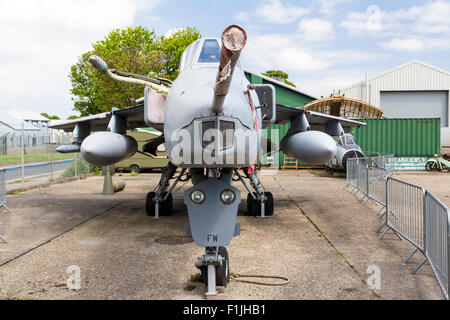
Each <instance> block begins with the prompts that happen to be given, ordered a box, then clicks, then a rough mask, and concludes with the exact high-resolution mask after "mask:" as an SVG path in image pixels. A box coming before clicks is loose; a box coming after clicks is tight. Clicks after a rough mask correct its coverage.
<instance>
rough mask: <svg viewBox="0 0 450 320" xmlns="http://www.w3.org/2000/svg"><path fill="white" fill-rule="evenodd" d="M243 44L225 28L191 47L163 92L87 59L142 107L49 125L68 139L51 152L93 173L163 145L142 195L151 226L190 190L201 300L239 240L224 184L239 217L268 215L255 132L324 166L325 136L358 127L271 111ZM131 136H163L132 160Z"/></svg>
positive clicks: (329, 142)
mask: <svg viewBox="0 0 450 320" xmlns="http://www.w3.org/2000/svg"><path fill="white" fill-rule="evenodd" d="M246 42H247V35H246V32H245V30H243V29H242V28H241V27H239V26H237V25H231V26H229V27H227V28H226V29H225V31H224V32H223V34H222V39H221V41H220V40H219V39H216V38H203V39H199V40H197V41H195V42H193V43H192V44H191V45H190V46H189V47H188V48H187V49H186V50H185V52H184V53H183V55H182V58H181V64H180V73H179V76H178V78H177V79H176V80H175V81H174V82H173V83H172V82H171V81H168V80H165V79H152V78H149V77H144V76H140V75H134V74H130V73H126V72H122V71H118V70H114V69H109V68H108V66H107V64H106V63H105V62H104V61H103V60H101V58H99V57H97V56H91V57H90V59H89V61H90V63H91V64H92V65H93V66H94V67H95V68H96V69H97V70H99V71H100V72H102V73H104V74H105V75H106V76H108V77H110V78H111V79H114V80H117V81H124V82H128V83H136V84H143V85H145V86H146V89H145V95H144V98H143V99H139V100H138V101H137V105H136V106H134V107H130V108H127V109H122V110H119V109H115V108H113V109H112V111H111V112H106V113H102V114H97V115H92V116H88V117H84V118H80V119H76V120H73V121H64V122H58V123H56V122H55V123H51V124H50V127H51V128H56V129H63V130H65V131H66V132H68V131H73V142H72V145H67V146H60V147H59V148H58V151H59V152H63V153H64V152H81V154H82V156H83V157H84V159H85V160H86V161H87V162H89V163H91V164H94V165H98V166H108V165H112V164H114V163H116V162H118V161H121V160H123V159H126V158H128V157H131V156H133V155H134V154H135V153H136V152H141V153H144V154H152V153H154V152H155V150H156V148H157V147H158V146H159V145H160V144H162V143H165V144H166V149H167V152H168V156H169V159H170V163H169V165H168V166H167V167H166V168H164V169H163V170H162V173H161V178H160V182H159V184H158V186H157V187H156V189H155V191H154V192H149V193H148V194H147V199H146V211H147V214H148V215H150V216H155V217H157V218H158V217H159V216H167V215H170V214H171V211H172V204H173V198H172V191H173V190H174V187H175V185H176V184H177V183H178V182H179V181H180V180H182V181H186V180H191V181H192V185H193V186H192V187H191V188H189V189H187V190H186V191H185V192H184V203H185V204H186V206H187V208H188V215H189V226H188V228H187V229H188V233H189V234H190V235H192V237H193V239H194V240H195V242H196V244H197V245H198V246H200V247H204V248H205V254H204V255H203V256H201V257H199V258H198V259H197V260H196V261H195V266H196V267H197V268H199V269H200V270H201V273H202V278H203V280H204V282H205V284H206V285H207V288H208V292H207V295H215V294H216V293H217V292H216V285H220V286H226V284H227V283H228V281H229V277H230V271H229V270H230V267H229V259H228V253H227V250H226V248H225V247H226V246H228V245H229V243H230V242H231V240H232V238H233V237H234V236H236V235H239V233H240V225H239V224H238V223H236V218H237V212H238V206H239V204H240V202H241V193H240V191H239V190H238V189H237V188H235V187H233V186H232V181H233V175H235V176H236V177H237V179H239V181H240V182H242V183H243V184H244V186H245V188H246V189H247V190H248V195H247V211H248V214H249V215H254V216H260V217H267V216H271V215H272V214H273V211H274V199H273V195H272V193H270V192H268V191H266V189H265V188H264V186H263V185H262V184H261V181H260V179H259V178H258V175H257V173H256V170H255V162H256V160H257V156H258V152H259V150H260V147H261V145H263V144H266V143H267V140H266V139H264V138H262V137H261V131H262V129H263V128H265V127H268V126H270V125H272V124H275V123H288V122H290V124H291V126H290V129H289V131H288V133H287V134H286V136H285V137H284V138H283V139H282V141H281V144H280V146H281V148H280V149H281V151H283V152H284V153H286V154H288V155H289V156H292V157H295V158H297V159H298V160H300V161H303V162H306V163H311V164H325V163H327V162H328V161H330V159H332V158H333V157H334V156H335V155H336V152H337V150H338V147H337V145H336V142H335V141H334V140H333V138H332V137H331V136H341V135H343V134H344V133H345V132H349V131H350V129H351V128H352V127H359V126H363V125H365V124H364V123H361V122H357V121H353V120H348V119H343V118H339V117H335V116H331V115H325V114H321V113H318V112H313V111H305V110H303V109H295V108H290V107H286V106H282V105H277V104H276V103H275V95H276V92H275V88H274V87H273V86H272V85H269V84H260V85H254V84H251V83H250V82H249V81H248V80H247V79H246V77H245V75H244V71H243V69H242V68H241V66H240V64H239V56H240V53H241V51H242V49H243V48H244V46H245V44H246ZM141 127H153V128H155V129H157V130H160V131H162V132H163V133H164V134H163V135H161V136H160V137H158V138H156V139H153V140H150V141H149V142H148V143H146V144H145V145H144V147H143V150H137V143H136V141H135V140H134V139H133V138H132V137H129V136H127V135H126V130H127V129H130V128H141ZM91 132H95V133H93V134H91ZM178 169H179V170H178ZM171 180H174V181H173V182H172V183H171Z"/></svg>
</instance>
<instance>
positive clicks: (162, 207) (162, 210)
mask: <svg viewBox="0 0 450 320" xmlns="http://www.w3.org/2000/svg"><path fill="white" fill-rule="evenodd" d="M166 194H167V192H164V193H163V195H162V197H163V198H164V197H165V196H166ZM155 195H156V193H155V192H149V193H148V194H147V199H146V201H145V208H146V212H147V215H148V216H149V217H154V216H155V202H154V201H153V198H154V197H155ZM172 211H173V197H172V194H170V195H169V196H168V197H167V199H166V201H164V202H161V203H160V204H159V215H160V216H161V217H167V216H170V215H172Z"/></svg>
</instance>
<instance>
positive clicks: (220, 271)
mask: <svg viewBox="0 0 450 320" xmlns="http://www.w3.org/2000/svg"><path fill="white" fill-rule="evenodd" d="M219 255H220V256H222V257H223V258H225V259H224V260H223V261H222V264H221V265H220V266H218V267H217V268H216V284H217V285H218V286H221V287H226V286H227V284H228V282H230V261H229V259H228V251H227V248H225V247H219Z"/></svg>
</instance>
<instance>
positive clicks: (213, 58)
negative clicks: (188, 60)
mask: <svg viewBox="0 0 450 320" xmlns="http://www.w3.org/2000/svg"><path fill="white" fill-rule="evenodd" d="M219 61H220V47H219V44H218V43H217V41H216V40H214V39H207V40H205V42H203V48H202V52H201V53H200V57H199V58H198V62H199V63H213V62H219Z"/></svg>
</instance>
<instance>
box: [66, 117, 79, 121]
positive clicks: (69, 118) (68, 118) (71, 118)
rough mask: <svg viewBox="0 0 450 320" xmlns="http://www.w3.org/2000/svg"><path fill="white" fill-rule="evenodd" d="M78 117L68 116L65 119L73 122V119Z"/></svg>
mask: <svg viewBox="0 0 450 320" xmlns="http://www.w3.org/2000/svg"><path fill="white" fill-rule="evenodd" d="M78 118H79V117H77V116H69V117H67V120H75V119H78Z"/></svg>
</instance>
